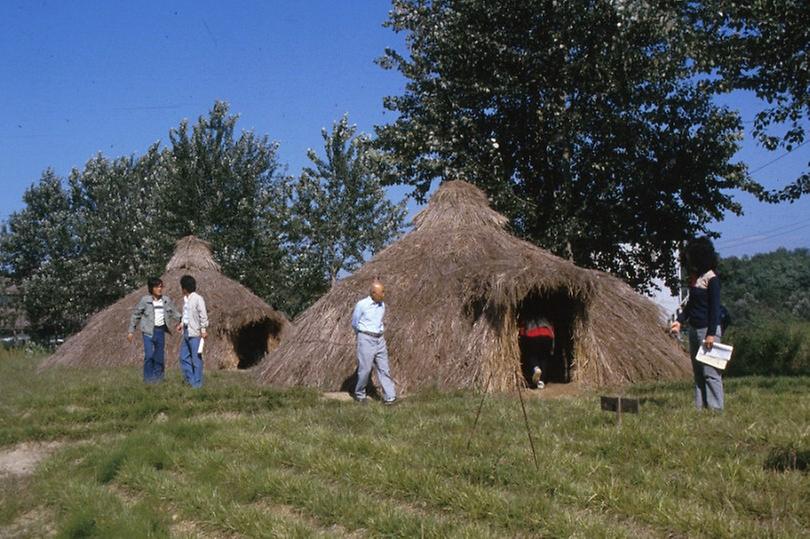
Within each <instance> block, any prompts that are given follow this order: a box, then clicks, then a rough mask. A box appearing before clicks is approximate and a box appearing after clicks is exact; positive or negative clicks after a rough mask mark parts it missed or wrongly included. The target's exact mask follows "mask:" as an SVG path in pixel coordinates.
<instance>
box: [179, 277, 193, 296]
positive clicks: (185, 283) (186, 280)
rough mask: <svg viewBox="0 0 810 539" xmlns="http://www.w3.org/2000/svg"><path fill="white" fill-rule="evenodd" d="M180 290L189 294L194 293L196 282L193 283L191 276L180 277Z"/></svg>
mask: <svg viewBox="0 0 810 539" xmlns="http://www.w3.org/2000/svg"><path fill="white" fill-rule="evenodd" d="M180 288H182V289H183V290H185V291H186V292H189V293H191V292H196V291H197V281H195V280H194V277H192V276H191V275H183V276H182V277H180Z"/></svg>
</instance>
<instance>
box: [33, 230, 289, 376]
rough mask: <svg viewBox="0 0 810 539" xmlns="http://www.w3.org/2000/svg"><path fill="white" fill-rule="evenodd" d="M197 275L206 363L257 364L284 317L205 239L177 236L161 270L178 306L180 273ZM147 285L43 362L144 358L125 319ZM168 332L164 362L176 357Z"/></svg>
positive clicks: (87, 362)
mask: <svg viewBox="0 0 810 539" xmlns="http://www.w3.org/2000/svg"><path fill="white" fill-rule="evenodd" d="M185 274H189V275H191V276H193V277H194V278H195V279H196V281H197V291H198V292H199V293H200V294H201V295H202V296H203V297H204V298H205V303H206V307H207V309H208V318H209V322H210V327H209V336H208V339H206V343H205V360H206V364H207V366H208V367H209V368H211V367H214V368H220V369H236V368H248V367H251V366H253V365H255V364H256V363H257V362H258V361H259V360H261V358H262V357H263V356H264V355H265V353H267V351H268V350H272V349H273V348H275V347H276V346H278V343H279V341H280V340H281V338H282V334H283V333H285V332H286V331H287V328H288V326H289V321H288V320H287V318H286V317H285V316H284V315H283V314H281V313H279V312H277V311H275V310H273V309H272V308H271V307H270V306H269V305H267V304H266V303H265V302H264V301H262V300H261V299H260V298H259V297H258V296H256V295H255V294H253V293H252V292H251V291H250V290H248V289H247V288H245V287H244V286H242V285H240V284H239V283H237V282H235V281H233V280H231V279H229V278H228V277H225V276H224V275H223V274H222V273H221V272H220V268H219V265H218V264H217V263H216V261H215V260H214V258H213V256H212V253H211V246H210V244H209V243H207V242H205V241H202V240H200V239H198V238H195V237H194V236H187V237H185V238H183V239H181V240H179V241H178V242H177V246H176V249H175V252H174V256H172V259H171V260H170V261H169V263H168V264H167V265H166V273H164V274H163V275H162V276H161V279H162V280H163V283H164V286H165V290H164V292H163V293H164V295H166V296H168V297H170V298H171V299H172V301H173V302H174V303H175V305H177V308H178V309H182V308H183V294H182V293H181V291H180V277H182V276H183V275H185ZM146 293H147V290H146V286H143V287H141V288H139V289H138V290H136V291H134V292H132V293H130V294H129V295H127V296H126V297H124V298H123V299H121V300H119V301H118V302H117V303H115V304H114V305H112V306H110V307H107V308H106V309H104V310H102V311H100V312H98V313H96V314H95V315H93V316H92V317H91V318H90V320H89V321H88V322H87V325H86V326H85V327H84V329H82V330H81V331H80V332H79V333H77V334H75V335H73V336H72V337H70V338H69V339H68V340H66V341H65V343H64V344H63V345H62V346H60V347H59V348H58V349H57V350H56V353H54V354H53V355H52V356H51V357H49V358H48V359H47V360H46V361H45V362H44V364H43V367H47V366H52V365H70V366H80V365H81V366H109V365H128V364H140V363H143V340H142V339H141V338H140V332H139V333H138V335H137V336H136V339H135V342H134V343H133V344H129V343H127V341H126V332H127V325H128V324H129V319H130V315H131V314H132V310H133V308H134V307H135V305H136V304H137V303H138V300H139V299H140V298H141V297H142V296H143V295H145V294H146ZM170 329H171V332H172V335H171V336H167V337H166V365H167V366H170V365H172V364H176V363H177V356H178V350H179V347H180V338H179V336H178V335H177V332H176V331H174V328H170Z"/></svg>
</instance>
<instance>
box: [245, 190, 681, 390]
mask: <svg viewBox="0 0 810 539" xmlns="http://www.w3.org/2000/svg"><path fill="white" fill-rule="evenodd" d="M506 223H507V220H506V218H505V217H504V216H502V215H500V214H499V213H497V212H495V211H494V210H492V209H491V208H490V207H489V203H488V200H487V198H486V196H485V194H484V193H483V192H482V191H481V190H480V189H478V188H476V187H474V186H472V185H470V184H468V183H465V182H462V181H451V182H446V183H444V184H443V185H442V186H441V187H440V188H439V189H438V191H437V192H436V194H435V195H434V196H433V197H432V198H431V199H430V201H429V203H428V206H427V207H426V208H425V209H424V210H422V212H420V213H419V215H417V216H416V218H415V219H414V228H413V230H412V231H410V232H409V233H408V234H406V235H405V236H403V237H402V238H401V239H400V240H399V241H397V242H395V243H394V244H392V245H390V246H389V247H387V248H386V249H385V250H383V251H382V252H380V253H379V254H377V255H376V256H375V257H374V258H373V259H372V260H370V261H369V262H368V263H366V264H365V265H364V266H363V267H362V268H360V269H359V270H358V271H357V272H355V273H354V274H353V275H351V276H349V277H347V278H346V279H343V280H341V281H339V282H338V283H337V284H336V285H335V286H334V287H333V288H332V290H331V291H329V293H328V294H326V295H325V296H324V297H322V298H321V299H320V300H319V301H318V302H317V303H315V304H314V305H313V306H312V307H310V308H309V309H308V310H307V311H305V312H304V313H302V315H301V316H300V317H299V318H298V319H296V321H295V327H294V328H293V330H292V331H291V332H290V334H289V335H288V336H287V337H286V339H285V341H284V342H283V343H282V344H281V345H280V346H279V347H278V348H276V349H275V350H273V351H271V352H269V353H268V355H267V356H266V357H265V359H264V360H263V361H262V363H261V364H260V365H259V367H258V369H257V371H258V376H259V378H260V379H261V381H263V382H264V383H267V384H271V385H279V386H312V387H318V388H321V389H325V390H337V389H348V388H350V387H351V386H352V384H353V380H352V378H353V377H354V371H355V362H356V360H355V337H354V333H353V331H352V329H351V315H352V308H353V306H354V304H355V302H357V301H358V300H359V299H361V298H362V297H364V296H366V295H367V293H368V290H369V286H370V284H371V283H372V281H373V280H374V279H375V278H379V279H381V280H382V281H383V283H384V284H385V286H386V296H385V301H386V306H387V309H386V321H385V328H386V329H385V334H386V340H387V343H388V349H389V355H390V361H391V370H392V374H393V376H394V378H395V379H396V382H397V384H398V387H399V389H400V390H401V391H404V392H408V391H415V390H419V389H423V388H428V387H438V388H446V389H452V388H477V389H484V388H486V387H489V388H490V390H494V391H502V390H512V389H515V388H517V384H518V383H521V384H522V383H525V381H520V382H519V380H521V379H520V378H519V377H518V376H516V374H515V373H516V372H517V371H518V369H520V365H521V355H520V349H519V343H518V338H517V317H518V314H519V312H520V311H521V309H527V308H535V309H541V310H543V311H544V312H545V313H546V314H547V315H548V316H549V317H550V318H551V319H552V321H553V322H554V323H555V326H556V329H557V343H558V346H557V357H556V358H555V359H556V367H555V369H556V370H555V372H553V373H552V379H553V380H556V381H574V382H579V383H581V384H583V385H591V386H606V385H619V384H624V383H628V382H638V381H643V380H657V379H675V378H682V377H685V376H686V375H687V373H688V372H689V369H690V366H689V360H688V357H687V355H686V353H685V352H684V351H683V350H682V349H681V347H680V346H679V345H678V344H677V343H676V342H674V341H673V340H672V339H671V338H670V337H669V336H668V335H667V334H666V332H665V331H664V328H663V326H662V325H661V322H660V315H659V312H658V308H657V307H656V306H655V305H654V304H653V303H652V302H651V301H650V300H648V299H647V298H644V297H642V296H641V295H639V294H637V293H636V292H634V291H633V290H632V289H631V288H630V287H629V286H628V285H626V284H625V283H624V282H622V281H621V280H619V279H617V278H615V277H612V276H610V275H608V274H606V273H602V272H598V271H593V270H587V269H582V268H579V267H577V266H575V265H574V264H572V263H570V262H567V261H565V260H562V259H560V258H558V257H556V256H554V255H552V254H550V253H548V252H547V251H545V250H543V249H540V248H538V247H536V246H534V245H532V244H530V243H527V242H525V241H522V240H520V239H518V238H516V237H514V236H512V235H511V234H509V233H508V232H506V230H505V226H506Z"/></svg>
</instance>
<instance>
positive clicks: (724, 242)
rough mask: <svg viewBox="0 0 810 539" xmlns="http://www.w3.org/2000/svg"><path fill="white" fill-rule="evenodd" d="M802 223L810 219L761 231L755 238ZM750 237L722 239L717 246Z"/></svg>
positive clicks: (809, 221) (808, 221) (749, 236)
mask: <svg viewBox="0 0 810 539" xmlns="http://www.w3.org/2000/svg"><path fill="white" fill-rule="evenodd" d="M803 223H810V218H807V219H800V220H798V221H796V222H793V223H788V224H786V225H781V226H778V227H776V228H771V229H770V230H763V231H762V232H760V233H759V234H756V236H757V237H760V236H761V235H762V234H770V233H771V232H778V231H780V230H783V229H785V228H791V227H794V226H796V225H801V224H803ZM751 237H753V235H748V236H738V237H736V238H728V239H723V240H721V241H720V242H719V244H721V245H722V244H726V243H734V242H736V241H739V240H746V239H748V238H751Z"/></svg>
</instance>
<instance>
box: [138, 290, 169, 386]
mask: <svg viewBox="0 0 810 539" xmlns="http://www.w3.org/2000/svg"><path fill="white" fill-rule="evenodd" d="M146 288H147V290H148V291H149V293H148V294H147V295H145V296H143V297H142V298H141V300H140V301H139V302H138V305H136V306H135V309H134V310H133V311H132V316H131V317H130V320H129V331H128V332H127V340H128V341H129V342H132V340H133V339H134V338H135V327H136V326H137V325H138V322H140V327H141V333H142V334H143V381H144V382H146V383H147V384H153V383H157V382H160V381H162V380H163V377H164V374H165V371H166V369H165V360H164V348H165V342H166V333H167V332H168V330H169V329H168V324H167V323H166V322H167V321H168V320H175V321H177V320H180V313H178V312H177V308H176V307H175V306H174V303H172V300H171V299H170V298H169V297H168V296H164V295H163V281H161V280H160V279H158V278H157V277H150V278H149V279H148V280H147V281H146Z"/></svg>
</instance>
